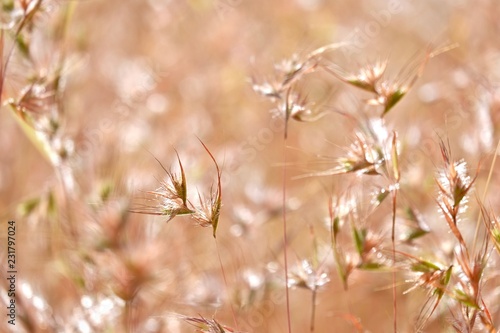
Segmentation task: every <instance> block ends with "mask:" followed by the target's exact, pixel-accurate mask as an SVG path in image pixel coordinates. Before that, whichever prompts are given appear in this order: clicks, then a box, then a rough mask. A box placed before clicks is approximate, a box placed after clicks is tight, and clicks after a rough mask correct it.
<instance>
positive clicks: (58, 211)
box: [0, 0, 500, 333]
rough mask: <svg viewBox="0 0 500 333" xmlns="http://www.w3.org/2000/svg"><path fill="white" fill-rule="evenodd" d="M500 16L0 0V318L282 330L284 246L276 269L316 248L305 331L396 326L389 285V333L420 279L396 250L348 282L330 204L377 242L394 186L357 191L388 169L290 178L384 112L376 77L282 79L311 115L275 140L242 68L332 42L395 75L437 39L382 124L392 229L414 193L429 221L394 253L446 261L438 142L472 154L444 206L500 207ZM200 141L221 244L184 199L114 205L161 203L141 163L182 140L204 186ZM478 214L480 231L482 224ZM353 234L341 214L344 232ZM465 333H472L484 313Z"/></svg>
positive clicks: (269, 71)
mask: <svg viewBox="0 0 500 333" xmlns="http://www.w3.org/2000/svg"><path fill="white" fill-rule="evenodd" d="M23 6H24V7H23ZM30 6H31V7H30ZM36 6H39V8H38V7H36ZM23 8H25V9H23ZM33 8H35V9H36V10H34V9H33ZM23 10H24V11H23ZM30 10H33V17H28V18H27V19H25V18H26V17H27V13H29V11H30ZM499 16H500V6H498V3H497V1H495V0H480V1H466V0H462V1H439V2H436V1H427V0H426V1H418V2H417V1H404V0H391V1H336V2H329V1H322V0H295V1H281V0H280V1H273V2H265V1H250V0H190V1H170V0H148V1H139V0H126V1H116V0H108V1H98V0H92V1H91V0H87V1H56V0H50V1H38V0H24V1H22V0H16V1H3V2H2V14H1V17H0V19H1V22H2V26H3V30H2V31H3V35H2V36H3V37H2V46H3V49H2V50H3V58H2V63H3V68H4V70H3V71H2V72H1V74H2V78H3V86H2V87H3V88H2V103H3V105H2V110H1V111H2V112H0V147H1V151H2V154H1V156H0V161H1V163H0V216H1V217H2V219H1V223H0V225H1V227H0V235H1V238H0V239H2V242H0V244H1V246H2V248H1V249H0V254H1V256H0V259H1V260H2V261H1V262H2V276H4V274H6V273H5V272H6V270H5V268H4V266H5V265H4V262H6V252H5V251H6V246H4V242H3V240H5V239H6V237H7V236H6V235H7V222H8V221H9V220H15V221H16V223H17V234H16V251H17V254H16V256H17V261H18V264H17V265H18V268H17V270H18V272H19V273H18V275H17V278H18V279H17V293H16V295H17V296H16V300H17V304H18V308H17V310H18V312H17V322H16V326H15V327H12V325H9V324H8V323H7V321H6V320H5V318H4V319H2V320H1V321H0V331H2V332H82V333H85V332H170V333H176V332H193V331H196V327H194V326H193V325H190V323H191V324H193V323H195V324H196V325H198V329H199V331H200V332H222V331H221V329H222V327H220V328H208V327H205V328H203V327H202V326H203V325H202V324H200V323H199V322H196V321H194V322H193V321H192V320H191V321H190V320H186V319H187V318H205V319H206V320H211V319H215V320H216V321H217V322H219V323H222V324H223V325H226V326H227V328H225V329H224V331H228V332H232V330H234V331H235V332H236V331H237V330H238V329H239V330H240V331H242V332H259V333H264V332H273V333H276V332H287V331H288V329H287V312H286V301H285V273H284V262H283V254H284V249H285V247H287V248H288V251H287V253H288V265H289V271H293V270H294V269H295V268H296V267H297V265H298V267H300V264H301V262H303V260H310V261H314V260H318V261H319V263H317V265H319V266H320V267H321V268H322V269H324V273H325V277H327V278H328V280H329V282H328V283H326V284H325V285H324V286H322V287H321V288H319V289H318V293H317V295H316V300H315V302H316V305H315V312H316V315H315V320H314V323H315V329H314V331H315V332H374V333H376V332H391V331H392V327H393V321H394V315H393V292H394V289H395V291H396V297H397V316H396V321H397V324H398V332H416V331H417V330H416V327H417V324H416V322H417V321H418V319H417V318H418V317H419V313H420V311H421V309H422V308H423V307H425V304H426V301H427V300H429V299H432V297H431V296H432V295H431V296H430V295H429V293H430V292H431V291H430V290H429V289H427V290H426V289H425V288H416V289H415V290H412V291H411V292H408V293H405V291H407V290H409V289H410V288H411V287H412V286H413V284H412V282H409V281H410V280H411V279H412V278H414V276H415V274H413V273H414V272H408V271H405V268H404V267H403V266H404V262H405V261H408V258H403V256H402V259H401V263H400V264H401V265H400V266H398V265H393V263H388V264H387V267H384V269H380V270H377V271H370V270H363V269H354V271H353V273H352V275H351V276H350V277H349V280H348V288H347V289H344V286H343V281H342V279H341V278H340V277H339V274H338V272H337V270H336V264H335V258H334V256H333V254H332V243H331V234H330V231H331V230H330V229H329V224H328V223H329V222H328V219H329V206H328V200H329V198H330V197H334V198H342V200H344V199H345V202H342V204H343V205H345V206H346V207H347V208H345V209H347V210H349V209H350V212H352V211H353V210H355V211H356V214H355V215H356V217H358V218H360V223H361V224H362V226H363V227H366V228H367V230H369V231H370V232H371V233H372V234H373V235H376V236H377V237H380V244H377V246H378V245H381V244H382V243H383V246H382V245H381V247H382V250H387V249H389V248H390V247H389V244H390V235H391V210H392V207H391V204H390V203H389V199H388V200H387V202H383V203H381V204H380V206H379V207H377V208H376V209H373V208H372V206H373V191H374V190H377V189H380V188H383V187H384V186H386V185H387V184H386V183H384V181H381V180H378V178H370V176H366V175H362V176H361V175H359V174H346V175H340V176H339V175H336V176H327V177H307V178H301V179H295V178H300V176H301V175H304V174H307V173H310V172H317V171H322V170H326V169H330V168H333V167H334V165H335V163H336V158H338V157H340V156H344V154H345V153H346V149H348V148H346V147H350V145H351V143H352V140H353V135H354V133H355V131H356V130H357V124H356V123H355V122H354V121H352V119H361V120H360V121H361V122H362V120H363V119H365V118H370V117H372V116H378V114H368V115H367V116H366V117H365V113H366V108H364V107H363V105H364V103H365V101H366V100H367V99H368V98H370V95H369V94H367V93H366V92H364V91H360V90H359V89H357V88H356V87H352V86H351V85H349V84H346V83H344V82H341V81H340V80H338V79H337V78H335V77H334V76H332V75H329V74H328V73H325V72H319V73H317V74H316V73H315V74H314V75H311V76H307V77H306V78H305V79H304V80H302V81H300V83H299V84H298V85H297V87H298V88H300V90H301V91H303V95H304V96H306V97H307V98H308V100H310V101H311V104H310V107H311V108H312V109H314V110H318V111H319V112H324V116H323V115H322V117H321V118H320V119H319V120H318V121H314V122H296V121H293V120H291V121H289V122H288V138H287V141H286V143H284V139H283V129H284V123H283V119H281V118H273V114H272V113H271V112H269V111H270V110H271V109H273V108H274V107H275V106H274V105H273V104H272V103H271V102H269V100H268V99H266V98H264V97H262V96H260V95H259V94H256V93H255V91H253V90H252V84H254V85H255V84H256V83H259V84H260V83H262V82H267V81H272V80H273V79H275V77H274V76H273V75H275V74H274V73H275V65H276V64H278V63H281V62H282V61H283V59H293V57H294V55H296V57H297V59H302V58H303V57H305V56H306V55H307V54H309V53H310V52H312V51H313V50H316V49H318V48H319V47H322V46H323V45H328V44H331V43H343V46H341V47H340V48H338V49H336V50H335V51H333V52H329V53H328V56H327V60H328V62H329V63H331V64H335V65H336V66H338V67H339V68H342V69H344V70H345V71H346V72H347V73H354V72H356V71H357V70H358V69H359V68H361V67H363V66H366V65H367V64H371V63H374V62H376V61H378V60H384V59H387V69H386V76H387V77H389V78H394V79H398V78H400V76H401V72H400V70H401V68H404V66H407V65H408V64H412V63H413V62H415V61H417V63H418V61H420V59H421V58H422V57H424V56H425V55H426V50H428V49H429V46H430V45H432V46H436V47H441V46H447V45H452V46H453V48H451V49H450V50H447V52H443V53H442V54H440V55H438V56H436V57H434V58H432V59H429V61H428V63H426V64H425V68H423V67H422V68H423V71H422V74H421V76H419V77H418V80H417V81H416V83H415V84H414V85H413V86H412V87H411V89H410V90H409V92H408V93H407V94H406V95H405V96H404V98H403V99H402V100H401V101H400V102H399V103H398V104H397V105H396V106H395V107H394V108H393V109H392V110H391V111H390V113H388V114H387V115H386V116H385V117H384V121H385V123H384V126H385V124H387V127H388V128H389V127H390V128H391V129H394V130H395V131H397V132H398V139H399V146H398V149H399V151H400V154H401V155H400V168H401V182H400V183H399V185H398V186H400V188H401V193H402V194H401V199H400V200H399V202H398V203H399V206H398V214H397V217H396V226H397V228H398V230H400V231H399V232H400V233H401V234H402V233H403V231H402V230H406V229H405V227H406V224H407V220H405V218H404V209H405V208H406V207H407V206H412V207H418V211H419V212H420V213H421V214H422V216H423V218H424V219H425V221H426V222H427V224H428V226H429V228H430V232H429V233H428V234H427V235H425V236H424V237H422V238H421V239H418V240H415V242H414V243H410V244H401V251H405V252H411V253H413V254H414V255H416V256H419V257H421V258H432V259H429V260H434V259H436V260H438V261H441V262H442V264H443V267H445V266H446V265H448V264H450V265H454V266H455V267H457V266H459V265H458V264H457V262H456V258H455V257H454V251H457V250H456V242H455V240H454V238H453V234H452V233H451V232H450V231H449V227H448V225H447V224H446V222H445V221H444V218H443V213H442V212H440V211H439V209H438V206H437V205H436V201H437V198H438V194H437V193H438V191H439V189H438V188H437V186H436V180H435V178H436V177H438V172H437V170H438V169H439V168H440V167H441V165H442V158H441V153H442V152H441V150H440V146H439V142H440V140H441V139H442V140H443V142H446V144H447V145H449V149H450V150H451V152H452V153H451V154H452V157H453V158H454V159H455V160H457V161H458V160H460V159H462V158H463V159H464V160H465V161H466V162H467V164H468V167H469V173H470V175H471V177H470V178H473V176H474V174H475V172H476V169H477V179H476V182H475V185H474V189H473V190H472V191H471V193H470V195H469V196H468V197H469V202H468V204H467V205H468V206H469V207H468V210H467V211H465V212H464V213H463V216H462V221H461V222H460V224H459V227H460V228H461V231H462V233H463V235H465V236H464V237H465V238H466V242H467V244H472V242H473V237H474V233H475V228H476V220H477V219H478V215H479V216H480V214H481V205H479V204H478V202H481V203H482V204H483V205H484V207H485V208H486V210H488V211H490V210H491V216H490V217H491V218H492V219H493V220H494V216H497V215H496V214H498V205H499V204H500V199H499V197H498V196H497V195H496V193H498V191H499V190H500V178H499V174H498V170H499V169H498V166H496V165H493V166H492V160H493V158H494V156H495V155H496V151H495V149H496V145H497V143H498V140H499V139H500V137H499V129H500V89H499V82H500V39H499V38H498V34H499V33H500V23H499V21H498V17H499ZM24 20H26V22H27V23H26V25H25V26H23V27H22V29H20V30H18V31H17V32H16V29H17V28H18V27H19V26H20V24H22V23H23V22H24ZM455 46H456V47H455ZM11 50H12V51H11ZM343 114H348V115H350V116H349V117H346V116H344V115H343ZM198 138H199V139H200V140H201V141H202V142H203V143H204V144H206V146H207V147H208V148H209V150H210V152H211V153H212V154H213V156H214V157H215V159H216V160H217V163H218V164H219V166H220V168H221V170H222V178H221V184H222V204H223V206H222V210H221V216H220V221H219V226H218V229H217V242H215V241H214V238H213V237H212V231H211V230H209V229H207V228H199V227H197V226H196V225H194V224H193V222H192V220H191V219H190V218H189V217H187V216H177V217H175V218H174V219H173V220H171V221H169V222H168V223H166V222H165V221H166V220H167V218H166V217H165V216H154V215H146V214H134V213H131V212H130V210H131V209H132V210H133V209H134V207H137V205H138V204H140V203H141V202H144V200H146V203H147V204H148V205H154V204H155V202H154V201H152V202H151V201H147V200H148V197H147V193H146V192H147V191H153V190H154V189H157V188H158V186H159V185H158V184H159V181H162V180H165V178H166V174H165V171H164V170H163V169H162V167H161V166H160V165H159V163H158V162H157V161H156V160H155V159H158V161H160V162H161V164H162V165H163V166H165V168H166V169H169V168H170V167H172V169H173V170H174V171H175V172H179V168H178V161H177V158H176V151H177V152H178V154H179V157H180V159H181V160H182V165H183V168H184V170H185V172H186V178H187V182H188V191H189V193H188V196H189V197H190V198H191V199H190V200H192V202H197V200H198V198H197V193H196V192H197V191H198V192H200V193H202V194H204V195H205V194H206V193H208V192H209V191H210V188H211V187H210V186H211V185H212V184H214V182H216V178H217V177H216V176H217V174H216V169H215V167H214V165H213V164H214V163H213V161H212V160H211V158H210V156H209V155H208V154H207V152H206V151H205V150H204V148H203V146H202V145H201V144H200V141H199V140H198ZM284 145H286V150H287V161H286V168H287V175H286V187H285V189H286V193H287V198H288V200H287V206H286V207H287V223H288V228H287V234H288V244H287V245H286V246H285V245H284V242H283V230H282V228H283V225H282V192H283V186H284V183H283V176H282V173H283V167H284V160H283V147H284ZM490 171H491V177H490V180H489V181H488V175H489V173H490ZM212 189H213V187H212ZM483 192H484V193H485V194H486V195H485V196H484V197H483ZM339 200H340V199H339ZM349 205H351V206H349ZM349 207H350V208H349ZM353 207H355V209H354V208H353ZM339 209H340V208H339ZM349 214H350V213H349ZM349 214H347V215H349ZM349 216H351V215H349ZM483 219H484V215H483ZM346 223H347V222H346ZM485 225H488V224H485ZM480 231H481V233H480V234H481V235H482V236H481V237H483V238H481V240H483V241H484V242H486V239H489V236H488V233H487V231H485V228H484V227H483V224H481V228H480ZM484 235H485V236H484ZM350 239H351V236H350V233H349V231H348V232H347V233H346V234H343V235H342V236H341V238H340V241H341V242H346V244H350V243H349V240H350ZM488 242H489V243H488V244H487V250H488V253H489V255H488V263H487V265H486V266H487V267H486V268H485V271H484V278H483V279H482V280H481V283H482V284H481V286H482V289H481V290H482V291H483V293H484V295H485V296H484V302H485V303H484V304H480V305H481V306H483V305H485V304H486V305H485V306H487V307H488V309H489V312H490V315H491V320H492V322H493V323H494V325H495V327H496V329H497V330H498V329H499V328H500V305H499V304H500V303H498V299H499V297H500V296H499V295H500V289H499V287H498V285H499V282H500V279H499V272H500V270H499V257H498V256H499V252H498V250H495V246H494V245H495V241H494V239H490V240H489V241H488ZM498 244H500V241H498ZM344 251H345V253H344V254H346V255H347V254H349V253H355V248H354V246H353V245H352V244H351V245H346V247H345V248H344ZM373 253H374V255H378V253H380V255H381V256H382V255H383V253H384V251H381V252H377V253H375V252H373ZM219 256H220V259H219ZM351 259H352V258H351ZM219 260H220V261H219ZM353 260H354V259H353ZM426 260H427V259H426ZM221 265H222V267H223V268H224V273H225V276H226V280H227V281H224V277H223V274H222V272H221ZM394 267H396V268H397V269H396V271H397V274H396V276H397V283H396V288H393V285H394V281H393V280H392V274H391V272H392V270H393V269H395V268H394ZM299 270H300V269H299ZM2 280H4V281H3V283H2V284H0V286H1V287H0V288H1V297H0V299H1V300H2V304H3V305H6V304H8V297H7V292H6V290H7V288H6V287H7V284H6V281H5V279H2ZM450 288H451V287H450ZM431 290H432V289H431ZM289 292H290V314H291V321H292V331H293V332H310V331H311V329H310V325H311V318H310V317H311V311H312V310H311V309H312V306H311V301H312V300H311V292H310V290H308V288H300V286H299V287H298V288H291V289H290V290H289ZM450 293H451V291H450ZM447 296H450V297H449V299H448V297H447ZM455 301H456V299H454V298H453V297H451V295H448V294H446V295H445V297H444V298H443V300H442V301H441V304H440V305H439V307H438V308H437V309H436V311H435V312H434V314H433V315H432V316H430V318H429V319H428V320H427V321H426V326H425V328H424V329H423V330H422V332H454V331H459V328H455V330H454V329H453V323H456V322H460V321H459V320H458V319H457V318H456V317H454V316H455V315H457V313H456V312H453V311H455V309H456V308H455V307H454V306H455V305H453V304H455V303H453V302H455ZM483 310H484V309H483ZM471 311H472V310H471ZM233 313H234V316H233ZM477 316H479V314H477ZM233 317H235V318H233ZM478 318H479V317H478ZM236 326H237V327H236ZM200 327H201V328H200ZM217 329H218V330H217ZM461 329H463V332H487V329H486V328H485V326H484V325H483V324H482V323H481V322H480V320H479V319H478V320H477V323H476V324H475V326H474V327H469V328H463V327H462V328H461ZM491 332H494V331H491Z"/></svg>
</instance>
